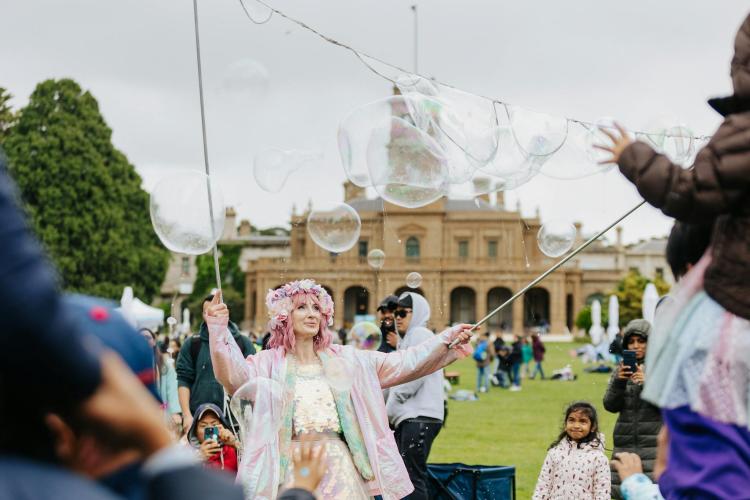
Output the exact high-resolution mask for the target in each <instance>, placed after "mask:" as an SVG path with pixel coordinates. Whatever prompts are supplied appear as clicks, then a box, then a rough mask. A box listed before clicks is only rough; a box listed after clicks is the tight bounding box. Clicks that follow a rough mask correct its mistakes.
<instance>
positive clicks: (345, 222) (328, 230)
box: [307, 203, 362, 253]
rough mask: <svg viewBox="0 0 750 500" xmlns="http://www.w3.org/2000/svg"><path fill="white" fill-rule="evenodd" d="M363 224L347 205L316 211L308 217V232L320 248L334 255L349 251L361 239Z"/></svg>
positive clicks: (337, 204)
mask: <svg viewBox="0 0 750 500" xmlns="http://www.w3.org/2000/svg"><path fill="white" fill-rule="evenodd" d="M361 226H362V222H361V221H360V219H359V214H358V213H357V211H356V210H354V209H353V208H352V207H350V206H349V205H347V204H346V203H336V204H333V205H330V206H328V207H324V208H320V209H314V210H311V211H310V214H309V215H308V216H307V232H308V233H310V237H311V238H312V240H313V241H314V242H315V244H316V245H318V246H319V247H321V248H323V249H325V250H328V251H329V252H333V253H343V252H346V251H347V250H349V249H350V248H351V247H353V246H354V244H355V243H356V242H357V240H358V239H359V233H360V229H361Z"/></svg>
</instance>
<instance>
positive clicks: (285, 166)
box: [253, 149, 323, 193]
mask: <svg viewBox="0 0 750 500" xmlns="http://www.w3.org/2000/svg"><path fill="white" fill-rule="evenodd" d="M322 158H323V155H322V154H320V153H317V152H315V151H301V150H286V151H285V150H280V149H268V150H266V151H261V152H260V153H258V154H257V155H255V161H254V162H253V176H254V177H255V181H256V182H257V183H258V186H260V187H261V188H262V189H263V190H264V191H268V192H269V193H278V192H279V191H281V188H283V187H284V184H286V181H287V179H288V178H289V176H290V175H291V174H292V173H294V172H296V171H297V170H300V169H301V168H304V167H307V166H311V165H315V164H316V163H317V162H318V161H320V160H321V159H322Z"/></svg>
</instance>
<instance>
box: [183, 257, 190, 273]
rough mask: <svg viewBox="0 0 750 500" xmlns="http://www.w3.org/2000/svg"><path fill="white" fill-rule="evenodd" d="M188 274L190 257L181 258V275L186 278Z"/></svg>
mask: <svg viewBox="0 0 750 500" xmlns="http://www.w3.org/2000/svg"><path fill="white" fill-rule="evenodd" d="M188 274H190V257H183V258H182V275H183V276H187V275H188Z"/></svg>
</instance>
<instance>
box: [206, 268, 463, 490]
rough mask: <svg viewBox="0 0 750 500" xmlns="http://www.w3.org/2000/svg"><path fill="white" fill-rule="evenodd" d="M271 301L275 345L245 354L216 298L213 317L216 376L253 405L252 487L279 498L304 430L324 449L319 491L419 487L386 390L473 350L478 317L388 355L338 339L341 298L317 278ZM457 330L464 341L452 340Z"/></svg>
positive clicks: (245, 469)
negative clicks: (402, 450)
mask: <svg viewBox="0 0 750 500" xmlns="http://www.w3.org/2000/svg"><path fill="white" fill-rule="evenodd" d="M217 296H218V294H217ZM266 305H267V306H268V310H269V315H270V317H271V320H270V322H269V328H270V330H271V339H270V342H269V347H270V349H268V350H265V351H261V352H259V353H257V354H254V355H252V356H248V357H247V359H244V358H243V357H242V354H241V353H240V350H239V348H238V347H237V345H236V343H235V341H234V339H233V338H232V336H231V334H230V333H229V331H228V329H227V322H228V315H229V312H228V310H227V307H226V305H224V304H220V303H219V300H218V298H217V299H215V302H214V303H212V304H211V306H210V307H209V309H208V314H207V316H208V317H207V319H206V322H207V324H208V330H209V334H210V345H211V359H212V362H213V366H214V372H215V375H216V379H217V380H219V381H220V382H221V383H222V385H223V386H224V388H225V389H226V390H227V392H228V393H229V394H232V395H234V398H235V399H237V398H241V400H242V401H249V403H243V408H250V410H249V411H247V410H243V412H242V415H241V416H240V419H241V423H242V424H244V431H243V433H244V434H245V435H244V436H243V438H244V439H243V441H244V443H243V444H244V450H243V456H242V459H241V463H240V467H239V473H238V480H239V481H240V482H241V483H242V485H243V488H244V489H245V495H246V496H247V497H248V498H254V499H272V498H275V497H276V495H277V493H278V491H279V488H280V487H284V486H285V485H288V484H290V483H291V482H292V480H293V477H292V475H293V471H292V468H291V465H290V463H291V456H292V453H294V450H295V449H296V447H297V446H298V442H299V440H300V439H301V438H304V439H305V440H314V441H317V442H319V444H320V446H322V447H323V448H324V450H325V457H326V458H325V460H326V461H327V472H326V475H325V477H324V478H323V479H322V481H321V483H320V485H319V487H318V489H317V491H316V492H315V493H316V495H317V496H318V497H319V498H324V499H339V498H341V499H363V498H370V497H372V496H374V495H382V497H383V499H384V500H391V499H393V500H395V499H399V498H403V497H405V496H407V495H408V494H409V493H411V492H412V491H413V489H414V488H413V486H412V484H411V482H410V481H409V475H408V473H407V471H406V467H405V466H404V463H403V460H402V459H401V456H400V454H399V451H398V448H397V447H396V442H395V440H394V437H393V432H392V431H391V430H390V428H389V427H388V418H387V416H386V410H385V403H384V402H383V396H382V392H381V391H382V389H384V388H388V387H392V386H395V385H399V384H403V383H406V382H410V381H412V380H415V379H417V378H420V377H423V376H425V375H428V374H430V373H432V372H434V371H436V370H439V369H441V368H443V367H444V366H446V365H448V364H450V363H452V362H453V361H455V360H456V359H459V358H462V357H465V356H467V355H468V354H470V353H471V346H470V345H469V344H468V341H469V338H470V335H469V329H470V328H471V325H457V326H454V327H452V328H449V329H447V330H445V331H443V332H442V333H440V334H437V335H435V337H434V338H431V339H429V340H428V341H426V342H424V343H422V344H420V345H417V346H414V347H412V348H410V349H406V350H403V351H395V352H391V353H388V354H385V353H382V352H378V351H363V350H358V349H355V348H353V347H351V346H341V345H336V344H332V343H331V339H332V334H331V332H330V331H329V327H330V326H331V325H332V324H333V300H331V297H330V295H328V293H327V292H326V291H325V289H323V287H321V286H320V285H318V284H316V283H315V282H314V281H313V280H309V279H306V280H301V281H294V282H291V283H287V284H286V285H284V286H282V287H279V288H277V289H276V290H270V291H269V292H268V295H267V297H266ZM456 339H458V340H459V344H458V345H457V346H456V347H455V348H453V349H451V348H449V345H450V344H451V342H453V341H454V340H456ZM303 473H304V471H303Z"/></svg>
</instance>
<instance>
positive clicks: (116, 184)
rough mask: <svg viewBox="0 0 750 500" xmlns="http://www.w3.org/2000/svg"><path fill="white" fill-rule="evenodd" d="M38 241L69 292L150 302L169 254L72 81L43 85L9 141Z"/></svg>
mask: <svg viewBox="0 0 750 500" xmlns="http://www.w3.org/2000/svg"><path fill="white" fill-rule="evenodd" d="M4 147H5V150H6V153H7V155H8V160H9V164H10V172H11V174H12V175H13V177H14V178H15V180H16V182H17V183H18V186H19V189H20V191H21V195H22V197H23V200H24V202H25V205H26V209H27V211H28V214H29V216H30V219H31V222H32V224H33V226H34V228H35V230H36V232H37V235H38V236H39V238H40V239H41V240H42V242H43V243H44V245H45V247H46V248H47V250H48V252H49V253H50V255H51V256H52V259H53V260H54V262H55V264H56V265H57V268H58V270H59V272H60V274H61V277H62V281H63V286H64V288H66V289H67V290H71V291H78V292H82V293H87V294H92V295H97V296H101V297H109V298H119V296H120V295H121V294H122V289H123V287H124V286H126V285H131V286H133V290H134V292H135V294H136V295H138V296H140V297H143V298H144V299H145V300H151V298H152V297H153V296H154V294H155V293H157V291H158V290H159V287H160V286H161V283H162V280H163V279H164V274H165V272H166V268H167V261H168V256H169V254H168V252H167V251H166V250H165V249H164V248H163V247H162V246H161V244H160V243H159V240H158V238H157V237H156V235H155V233H154V231H153V229H152V227H151V223H150V219H149V208H148V203H149V198H148V194H147V193H146V192H145V191H143V189H141V178H140V176H139V175H138V174H137V173H136V171H135V169H134V168H133V166H132V165H131V164H130V163H129V162H128V160H127V158H126V157H125V155H124V154H122V153H121V152H120V151H118V150H117V149H116V148H115V147H114V146H113V144H112V131H111V130H110V129H109V127H108V126H107V124H106V123H105V122H104V119H103V117H102V115H101V114H100V112H99V106H98V104H97V102H96V99H94V97H93V96H92V95H91V94H90V93H89V92H84V91H82V90H81V88H80V87H79V86H78V84H77V83H75V82H74V81H72V80H68V79H64V80H47V81H45V82H42V83H40V84H39V85H37V87H36V89H35V90H34V92H33V93H32V94H31V97H30V99H29V103H28V105H27V106H26V107H25V108H23V109H21V110H20V112H19V114H18V116H17V120H16V122H15V124H14V125H13V126H12V127H11V128H10V129H9V133H8V135H7V137H6V139H5V141H4Z"/></svg>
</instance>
